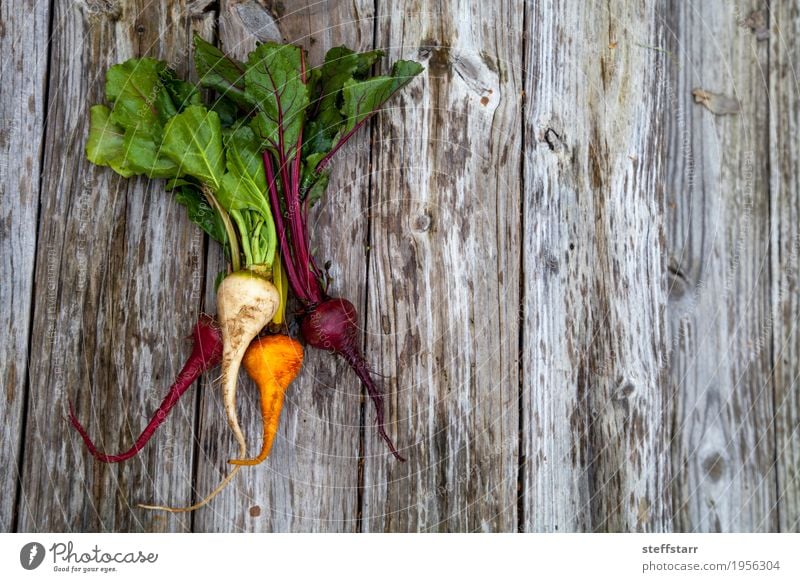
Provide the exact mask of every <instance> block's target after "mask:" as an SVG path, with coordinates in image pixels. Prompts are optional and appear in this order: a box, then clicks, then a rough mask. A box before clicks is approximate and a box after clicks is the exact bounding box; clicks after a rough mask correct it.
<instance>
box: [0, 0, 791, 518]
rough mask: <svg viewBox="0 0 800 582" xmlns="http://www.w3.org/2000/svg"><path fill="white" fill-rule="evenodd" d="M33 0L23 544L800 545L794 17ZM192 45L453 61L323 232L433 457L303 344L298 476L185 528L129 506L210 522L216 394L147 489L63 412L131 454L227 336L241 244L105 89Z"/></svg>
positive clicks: (388, 123) (18, 334)
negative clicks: (90, 138)
mask: <svg viewBox="0 0 800 582" xmlns="http://www.w3.org/2000/svg"><path fill="white" fill-rule="evenodd" d="M29 4H30V8H29V9H28V8H27V7H26V10H24V11H23V10H12V5H11V4H9V3H4V4H2V6H0V10H2V18H1V19H0V49H2V50H1V51H0V54H2V55H3V56H2V57H0V65H1V66H2V69H0V71H1V76H2V79H3V87H4V89H3V92H2V94H1V95H0V202H1V203H2V204H0V251H2V253H0V256H1V257H2V258H0V261H1V262H0V265H1V266H0V381H2V391H3V393H4V395H5V398H0V403H2V404H0V421H2V423H3V424H2V429H1V430H2V439H0V455H2V457H1V458H2V460H3V463H0V467H1V468H0V485H2V486H4V490H5V491H15V490H16V491H17V495H16V496H15V495H6V496H5V497H4V498H3V499H2V500H0V528H2V531H9V530H12V529H14V528H16V529H18V530H19V531H200V532H206V531H211V532H216V531H248V532H249V531H332V532H355V531H369V532H375V531H392V532H395V531H398V532H405V531H465V532H466V531H516V530H518V529H522V530H525V531H544V532H551V531H552V532H554V531H668V530H678V531H779V530H780V531H800V431H799V430H798V426H800V382H798V377H800V369H799V368H800V335H798V331H797V324H798V321H800V301H798V297H797V293H798V288H797V286H798V271H799V270H800V258H799V256H798V255H800V227H799V226H798V224H800V179H799V178H798V176H800V145H798V141H797V135H798V133H799V132H800V98H798V95H799V94H800V92H799V90H800V83H798V78H799V77H800V75H798V71H797V63H798V62H800V42H798V41H797V38H798V35H800V13H798V11H797V7H796V6H795V5H794V4H793V3H790V2H769V3H768V2H765V0H735V1H734V2H731V1H729V0H708V1H707V2H699V1H698V0H689V1H678V0H671V1H670V2H669V3H666V4H663V5H659V3H657V2H647V3H644V2H634V1H633V0H613V1H611V2H596V1H593V2H587V3H566V2H555V1H553V0H541V1H538V2H530V1H527V0H500V1H498V2H493V3H492V2H489V3H486V2H484V3H478V2H472V1H469V0H437V1H436V2H429V3H423V2H418V1H415V0H402V1H399V2H392V3H388V2H373V1H372V0H355V1H354V2H340V1H337V0H322V1H315V0H303V1H302V2H298V3H289V2H285V1H282V2H279V1H277V0H274V1H273V0H221V1H220V2H210V1H209V0H179V1H174V2H173V1H169V0H156V1H150V0H148V1H145V0H121V1H117V2H74V3H67V2H49V3H48V2H36V3H29ZM51 10H52V19H51V18H50V17H51ZM217 12H218V14H217ZM51 28H52V38H51V39H50V42H49V43H48V33H49V32H50V29H51ZM193 31H198V32H200V33H201V34H202V35H203V36H204V37H205V38H207V39H209V40H216V41H219V42H220V43H221V45H222V47H223V48H224V49H225V50H227V51H230V52H232V53H234V54H235V55H237V56H239V57H240V58H242V57H245V56H246V54H247V52H248V51H249V50H252V48H253V47H254V46H255V43H256V42H257V41H265V40H284V41H290V42H296V43H299V44H301V45H303V46H304V47H306V48H307V49H308V51H309V60H310V62H311V63H319V62H320V61H321V60H322V58H323V55H324V53H325V51H326V50H327V49H328V48H330V47H332V46H336V45H339V44H347V45H349V46H351V47H354V48H356V49H358V50H369V49H372V48H373V47H378V48H381V49H383V50H385V51H386V57H385V58H384V59H383V60H382V61H381V63H380V66H379V67H378V69H379V70H381V71H386V70H387V68H388V66H389V64H390V63H391V62H392V61H394V60H396V59H398V58H411V59H415V60H418V61H420V62H422V64H423V65H424V66H425V67H426V70H425V72H424V73H423V75H421V76H420V77H419V78H417V79H415V80H414V81H413V82H412V84H411V85H410V86H408V87H407V88H406V89H404V90H403V91H401V93H400V94H399V95H398V96H396V97H395V98H393V99H392V101H391V102H389V103H388V104H387V106H386V111H384V112H382V113H380V114H379V115H378V116H377V117H376V118H375V121H374V122H373V123H372V124H371V128H370V127H366V128H364V129H363V130H362V131H361V133H360V134H359V136H358V137H357V138H356V139H355V140H354V141H353V143H352V144H349V145H348V146H347V147H346V148H344V151H342V152H341V153H340V154H338V156H337V157H336V158H335V161H334V163H333V168H334V173H333V177H332V180H331V186H330V189H329V194H328V198H327V200H326V201H325V202H324V203H323V204H321V205H319V206H318V207H317V208H316V209H315V210H314V211H313V214H312V222H313V224H312V227H313V228H312V232H313V235H312V238H313V246H314V247H315V248H316V250H315V252H316V256H317V259H318V260H319V262H320V263H325V262H326V261H327V260H330V261H331V274H332V275H333V277H334V283H333V287H332V289H331V292H332V293H333V294H336V295H341V296H343V297H347V298H349V299H350V300H351V301H353V302H354V304H356V305H357V306H358V309H359V312H360V314H361V325H362V326H363V332H364V348H365V353H366V356H367V359H368V360H369V361H370V362H371V364H372V366H373V367H374V369H375V370H376V371H377V372H378V373H380V374H381V375H382V388H383V390H384V393H385V403H386V413H387V422H388V426H387V428H388V431H389V433H390V434H391V435H392V437H393V438H394V439H395V442H396V443H397V444H398V446H399V448H400V449H401V451H402V452H403V453H404V454H405V455H406V456H407V457H408V459H409V460H408V462H407V463H405V464H402V463H398V462H397V461H395V460H394V459H393V458H392V457H391V456H390V455H389V453H388V451H387V449H386V447H385V445H384V443H383V442H382V441H381V440H380V439H379V438H378V436H377V433H376V431H375V427H374V423H375V415H374V411H373V407H372V404H371V402H369V400H368V399H365V396H364V394H363V392H362V389H361V386H360V385H359V383H358V382H357V381H356V379H355V377H354V375H353V374H352V372H351V371H350V370H349V369H348V368H347V366H346V365H344V364H342V363H341V362H338V361H337V360H335V359H334V358H331V357H330V356H329V355H328V354H323V353H320V352H316V351H311V350H308V351H307V353H306V365H305V367H304V369H303V371H302V374H301V377H300V379H299V380H298V381H297V382H295V384H294V385H293V386H292V388H291V389H290V391H289V394H288V399H287V403H286V406H285V409H284V411H283V415H282V419H281V427H280V430H279V433H278V438H277V439H276V442H275V445H274V447H273V451H272V455H271V456H270V458H269V459H268V460H267V461H266V462H265V463H264V464H263V465H261V466H259V467H256V468H251V469H247V470H245V471H243V472H242V474H241V475H239V476H238V477H237V478H236V480H235V481H234V483H233V484H232V485H231V487H229V488H228V489H227V490H226V491H225V492H224V493H223V494H222V495H220V496H219V497H218V498H217V499H216V500H215V501H214V502H213V504H212V505H211V506H210V507H208V508H206V509H203V510H201V511H199V512H196V513H195V514H181V515H166V514H161V513H152V512H147V511H143V510H140V509H136V508H134V507H132V505H133V503H135V502H140V501H156V502H159V503H166V504H169V505H188V504H190V503H192V502H193V501H196V500H197V499H198V498H199V497H200V496H203V495H205V494H206V493H207V492H209V491H210V490H211V489H213V487H214V486H215V485H216V484H217V483H218V481H219V479H220V478H221V477H222V475H223V474H224V473H225V472H226V471H227V470H228V467H229V466H228V465H227V463H226V461H227V459H228V457H229V456H230V455H232V454H234V453H235V449H236V448H235V445H234V442H233V439H232V438H231V436H232V435H231V433H230V430H229V428H228V426H227V423H226V420H225V415H224V412H223V408H222V405H221V402H220V395H219V393H218V386H217V382H216V381H217V378H216V376H215V375H213V374H212V375H209V376H208V377H206V378H204V379H203V381H202V382H201V383H200V386H199V389H198V390H197V391H196V392H193V393H190V396H188V397H187V398H186V399H185V400H184V402H182V403H181V404H180V405H179V406H178V407H177V408H176V410H175V412H174V413H173V415H172V418H170V420H169V421H168V422H167V423H166V424H165V426H164V428H163V429H162V430H161V431H160V432H159V434H158V436H157V438H156V439H154V441H153V442H152V443H151V444H150V445H149V446H148V447H147V449H145V451H144V452H143V454H142V455H141V456H140V457H139V458H137V459H136V460H134V461H129V462H127V463H124V464H121V465H112V466H107V465H101V464H97V463H95V462H93V460H92V458H91V457H90V456H89V455H88V454H87V452H86V450H85V448H84V447H83V444H82V442H81V441H80V439H79V438H78V436H77V435H76V434H75V433H74V431H72V430H71V429H70V427H69V426H68V423H67V422H66V420H65V412H66V400H67V398H72V399H73V400H74V402H75V403H76V408H77V412H78V415H79V416H80V418H81V419H82V420H84V421H85V422H86V424H87V425H88V427H89V430H90V433H91V434H92V435H93V436H94V437H95V438H96V439H97V440H98V441H99V443H100V444H102V445H103V447H105V448H107V449H120V448H123V447H127V446H128V445H129V444H130V443H131V441H132V440H133V438H134V437H135V436H136V435H137V434H138V432H139V430H140V429H141V427H142V426H143V425H144V423H145V422H146V420H147V418H148V416H149V415H150V414H151V413H152V412H153V410H154V409H155V408H156V407H157V405H158V403H159V402H160V400H161V398H162V396H163V394H164V392H165V390H166V388H167V386H168V385H169V383H170V382H171V381H172V378H173V376H174V374H175V373H176V372H177V371H178V370H179V368H180V367H181V365H182V363H183V360H184V358H185V357H186V356H187V354H188V353H189V348H190V346H189V344H188V342H187V341H185V336H186V335H187V334H188V333H189V332H190V330H191V326H192V325H193V323H194V321H195V320H196V318H197V315H198V314H199V313H200V312H201V311H207V312H210V313H214V312H215V311H216V308H215V306H214V302H215V293H214V282H215V279H216V277H217V274H218V273H219V272H220V271H222V270H224V269H225V264H224V261H223V259H222V256H221V251H220V248H219V246H218V245H216V243H213V242H209V241H208V240H207V239H206V238H204V237H203V236H202V235H201V233H200V232H199V231H198V229H197V228H196V227H195V226H194V225H192V224H190V223H189V221H188V219H187V217H186V215H185V211H184V209H183V208H182V207H180V206H178V205H177V204H175V203H174V201H173V200H171V199H170V197H169V196H168V195H167V194H166V193H165V191H164V185H163V183H162V182H158V181H152V182H150V181H146V180H124V179H121V178H118V177H116V176H115V175H114V174H113V173H112V172H111V171H109V170H107V169H101V168H96V167H94V166H92V165H90V164H89V163H88V162H87V161H86V160H85V158H84V153H83V151H84V145H85V140H86V133H87V129H88V128H87V119H88V115H87V113H88V106H89V105H90V104H93V103H96V102H99V101H101V100H102V99H103V95H102V93H103V81H104V77H105V71H106V69H107V68H108V66H109V65H111V64H113V63H116V62H119V61H122V60H124V59H126V58H129V57H132V56H139V55H150V56H156V57H159V58H163V59H166V60H167V61H169V62H170V63H171V64H172V65H173V66H175V67H176V68H177V69H178V71H179V72H180V73H181V74H183V75H189V76H190V77H192V75H193V67H192V66H191V50H190V47H191V33H192V32H193ZM40 170H41V171H40ZM37 220H38V222H37ZM295 331H296V330H295ZM29 346H30V349H29ZM239 394H240V397H239V398H240V406H239V410H240V415H241V418H242V426H243V427H244V429H245V432H246V433H247V434H248V435H250V445H251V448H252V449H256V448H257V447H258V446H259V445H260V434H261V425H260V419H259V418H258V416H257V414H256V411H257V395H256V393H255V390H254V388H253V386H252V384H251V383H250V382H249V381H247V380H245V377H244V374H242V385H241V387H240V390H239ZM17 467H19V468H21V475H18V472H17Z"/></svg>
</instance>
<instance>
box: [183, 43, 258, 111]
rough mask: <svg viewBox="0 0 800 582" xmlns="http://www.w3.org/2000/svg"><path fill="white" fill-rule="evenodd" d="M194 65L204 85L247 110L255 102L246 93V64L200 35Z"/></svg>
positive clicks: (195, 46)
mask: <svg viewBox="0 0 800 582" xmlns="http://www.w3.org/2000/svg"><path fill="white" fill-rule="evenodd" d="M194 66H195V69H197V75H198V76H199V77H200V84H201V85H203V87H208V88H210V89H214V91H216V92H217V93H219V94H220V95H222V96H224V97H227V98H229V99H232V100H233V101H234V102H236V103H237V104H238V105H240V106H241V107H244V108H245V109H246V110H247V111H250V110H251V109H253V107H254V106H255V103H254V102H253V101H252V100H251V99H250V98H249V97H248V95H247V94H245V90H244V73H245V66H244V64H243V63H240V62H239V61H237V60H236V59H232V58H230V57H228V56H226V55H225V53H223V52H222V51H221V50H219V49H218V48H217V47H215V46H214V45H213V44H210V43H207V42H206V41H204V40H203V39H202V38H200V37H199V36H197V35H195V37H194Z"/></svg>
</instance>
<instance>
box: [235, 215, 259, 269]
mask: <svg viewBox="0 0 800 582" xmlns="http://www.w3.org/2000/svg"><path fill="white" fill-rule="evenodd" d="M231 217H232V218H233V220H234V222H235V223H236V226H237V227H238V228H239V235H240V236H241V238H242V252H244V260H245V265H244V266H245V268H246V267H249V266H250V265H253V264H254V262H253V253H252V252H251V251H250V237H249V235H248V229H247V223H246V222H245V219H244V217H243V216H242V213H241V212H239V211H238V210H231Z"/></svg>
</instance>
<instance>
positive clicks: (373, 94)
mask: <svg viewBox="0 0 800 582" xmlns="http://www.w3.org/2000/svg"><path fill="white" fill-rule="evenodd" d="M422 70H423V69H422V65H420V64H419V63H417V62H414V61H397V62H396V63H395V64H394V66H393V67H392V74H391V75H387V76H380V77H373V78H371V79H366V80H363V81H357V80H355V79H350V80H348V81H346V82H345V84H344V86H343V87H342V96H343V98H344V104H343V105H342V115H343V116H344V118H345V123H344V126H343V127H342V128H341V130H340V135H339V136H338V138H337V141H339V140H341V139H347V138H348V137H349V136H350V135H351V133H352V131H353V130H354V129H355V128H356V127H357V126H359V125H361V124H362V123H363V122H364V121H365V120H366V119H368V118H369V117H370V116H371V115H372V114H374V113H375V112H376V111H377V110H378V109H379V108H380V107H381V106H382V105H383V104H384V103H386V101H387V100H388V99H389V97H391V96H392V95H393V94H394V93H395V91H397V90H398V89H401V88H402V87H404V86H405V85H407V84H408V83H409V82H410V81H411V79H413V78H414V77H415V76H416V75H418V74H420V73H421V72H422Z"/></svg>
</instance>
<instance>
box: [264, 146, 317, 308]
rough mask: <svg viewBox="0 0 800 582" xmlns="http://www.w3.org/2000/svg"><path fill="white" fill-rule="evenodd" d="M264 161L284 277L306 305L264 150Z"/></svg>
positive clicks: (305, 295)
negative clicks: (284, 270) (284, 269)
mask: <svg viewBox="0 0 800 582" xmlns="http://www.w3.org/2000/svg"><path fill="white" fill-rule="evenodd" d="M261 157H262V159H263V160H264V171H265V172H266V173H267V186H268V190H269V199H270V202H271V204H272V214H273V217H274V219H275V223H276V224H275V226H276V227H277V230H278V242H279V243H280V245H281V257H282V258H283V263H284V267H285V268H286V276H287V277H288V278H289V284H290V285H291V286H292V290H293V291H294V293H295V295H297V298H298V299H300V300H301V301H302V302H304V303H308V302H309V300H310V298H309V297H308V295H307V294H306V293H305V288H304V287H301V286H300V279H299V278H298V276H297V265H296V264H295V260H294V258H293V253H292V248H291V247H290V246H289V241H288V240H287V238H286V227H285V226H284V223H283V210H282V209H281V202H280V198H279V196H278V186H277V184H276V183H275V169H274V168H273V167H272V158H271V157H270V153H269V151H268V150H264V151H263V152H262V154H261Z"/></svg>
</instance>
